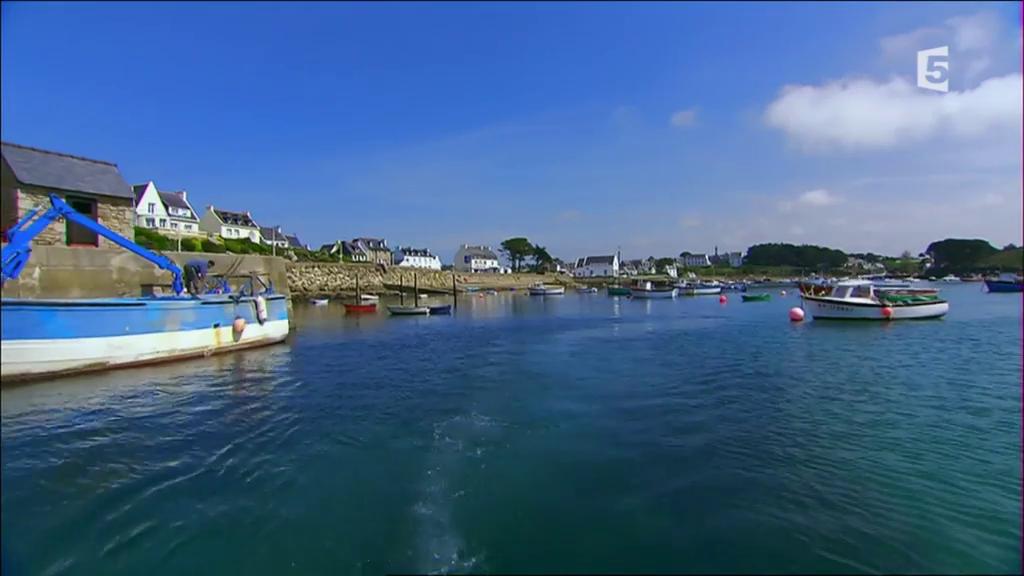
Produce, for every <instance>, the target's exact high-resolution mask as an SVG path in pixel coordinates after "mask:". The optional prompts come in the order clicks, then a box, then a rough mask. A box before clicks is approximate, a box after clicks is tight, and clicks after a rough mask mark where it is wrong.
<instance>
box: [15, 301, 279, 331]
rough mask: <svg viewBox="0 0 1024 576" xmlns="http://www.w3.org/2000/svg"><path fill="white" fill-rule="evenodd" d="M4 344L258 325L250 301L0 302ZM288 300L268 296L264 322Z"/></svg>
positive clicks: (275, 316) (253, 303) (271, 318)
mask: <svg viewBox="0 0 1024 576" xmlns="http://www.w3.org/2000/svg"><path fill="white" fill-rule="evenodd" d="M0 312H2V322H0V325H2V329H0V334H2V339H3V340H44V339H59V338H99V337H104V336H125V335H128V334H153V333H158V332H177V331H183V330H202V329H206V328H211V327H213V326H215V325H220V326H228V325H230V324H231V323H232V322H234V320H235V318H236V317H242V318H244V319H245V321H246V322H247V323H254V322H255V323H258V321H257V319H256V304H255V301H254V300H253V299H252V298H243V299H241V300H240V301H239V302H238V303H235V302H234V301H233V300H231V299H228V298H224V297H222V296H218V297H216V298H209V299H200V300H197V299H193V298H105V299H96V300H21V299H6V298H5V299H4V300H3V301H2V304H0ZM287 319H288V300H287V299H286V298H285V297H284V296H280V295H278V296H271V297H269V298H267V320H268V321H270V320H287Z"/></svg>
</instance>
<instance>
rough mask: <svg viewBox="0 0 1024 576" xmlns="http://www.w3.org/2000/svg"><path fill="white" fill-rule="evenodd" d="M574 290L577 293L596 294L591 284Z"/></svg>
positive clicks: (595, 289)
mask: <svg viewBox="0 0 1024 576" xmlns="http://www.w3.org/2000/svg"><path fill="white" fill-rule="evenodd" d="M576 292H577V293H579V294H597V288H595V287H593V286H588V287H585V288H577V289H576Z"/></svg>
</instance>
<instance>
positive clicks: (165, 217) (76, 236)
mask: <svg viewBox="0 0 1024 576" xmlns="http://www.w3.org/2000/svg"><path fill="white" fill-rule="evenodd" d="M0 144H2V157H3V163H2V164H3V166H2V206H0V219H2V222H0V224H2V229H3V239H4V241H6V239H7V230H8V228H10V227H11V226H13V225H14V224H15V223H17V222H18V221H19V220H20V219H21V218H23V217H24V216H25V215H26V214H27V213H28V212H29V211H30V210H32V209H33V208H37V207H47V206H48V205H49V194H51V193H56V194H57V195H58V196H60V197H62V198H63V199H64V200H65V202H67V203H68V204H69V205H70V206H71V207H73V208H74V209H76V210H78V211H80V212H82V213H85V214H88V215H89V216H90V217H92V218H93V219H95V220H96V221H98V222H100V223H101V224H103V225H104V226H105V227H107V228H109V229H111V230H113V231H114V232H116V233H118V234H120V235H122V236H124V237H126V238H129V239H134V240H135V241H136V242H137V243H139V244H141V245H143V246H147V247H150V248H154V249H157V250H177V251H186V252H230V253H240V254H247V253H258V254H271V255H275V256H283V257H286V258H290V259H292V260H312V261H321V262H354V263H369V264H376V265H381V266H401V267H410V268H421V269H427V270H442V269H454V270H455V271H459V272H468V273H476V272H479V273H498V274H504V273H510V272H512V271H513V270H512V269H511V268H510V267H509V266H506V265H504V264H503V263H502V262H501V259H500V258H499V255H498V251H496V250H494V249H492V248H491V247H490V246H486V245H473V244H468V243H467V244H463V245H461V246H459V247H458V248H457V251H456V253H455V256H454V259H453V262H452V264H451V265H444V266H443V265H442V263H441V260H440V259H439V258H438V256H437V255H436V254H435V253H434V252H432V251H431V250H429V249H428V248H415V247H409V246H396V247H390V246H388V243H387V240H386V239H384V238H365V237H358V238H351V239H339V240H336V241H334V242H331V243H328V244H323V245H321V246H319V247H318V248H312V247H310V246H309V245H307V244H305V243H303V242H302V240H300V238H299V236H298V234H297V233H296V231H294V230H283V229H282V227H281V226H279V225H264V224H260V223H258V222H257V220H256V218H255V217H254V216H253V214H252V212H250V211H248V210H242V209H239V208H241V207H237V206H232V207H221V206H216V205H214V204H207V205H206V206H205V207H204V208H203V209H202V211H200V210H197V209H196V208H195V205H194V204H193V203H192V199H190V198H189V196H188V194H187V192H186V191H185V190H161V189H159V188H158V187H157V184H156V183H155V182H153V181H147V182H143V183H138V184H135V185H129V184H128V183H127V181H126V180H125V179H124V177H123V176H122V175H121V172H120V170H119V169H118V166H117V165H116V164H114V163H112V162H107V161H103V160H95V159H90V158H85V157H81V156H76V155H72V154H68V153H64V152H55V151H51V150H43V149H40V148H33V147H29V146H23V145H20V144H14V143H9V142H3V143H0ZM518 240H522V241H523V242H526V239H525V238H523V239H518ZM947 242H948V241H947ZM34 243H35V244H37V245H67V246H84V247H89V246H91V247H109V246H108V244H109V241H108V240H107V239H106V238H101V237H99V236H98V235H97V234H96V233H95V232H92V231H90V230H87V229H85V228H83V227H81V226H78V225H77V224H74V223H72V222H55V223H53V224H51V225H50V226H49V227H48V228H47V229H46V230H44V232H43V233H42V234H40V235H39V236H37V237H36V238H35V240H34ZM526 246H527V247H529V246H530V245H529V243H528V242H527V243H526ZM536 248H539V249H540V250H543V254H544V256H545V258H544V259H543V260H539V259H537V260H536V262H535V263H534V266H533V267H532V268H531V269H532V270H534V271H539V272H551V273H561V274H568V275H572V276H574V277H577V278H590V277H617V276H642V275H653V274H659V275H666V276H669V277H671V278H677V277H679V276H680V275H681V274H682V273H683V271H684V270H687V271H692V270H694V269H701V268H708V267H713V266H714V267H717V268H719V269H721V268H739V267H741V266H744V265H748V264H754V265H769V266H770V265H789V266H794V267H800V268H804V267H808V268H814V267H816V266H818V267H820V266H819V264H818V263H821V262H826V261H827V262H828V265H827V266H826V267H827V268H830V269H838V268H845V269H854V270H857V271H858V272H863V273H885V272H886V266H885V265H883V264H882V261H883V260H885V258H884V257H881V256H877V255H847V254H844V253H843V252H841V251H838V250H832V249H828V248H821V247H813V246H802V247H799V248H798V247H794V246H789V245H771V244H769V245H757V246H754V247H751V248H750V249H749V250H748V253H747V255H746V257H745V256H744V255H743V254H742V253H741V252H735V251H734V252H723V253H721V254H719V252H718V248H717V247H715V249H714V252H713V253H711V254H707V253H691V252H686V251H684V252H682V253H680V254H679V256H678V257H670V258H654V257H649V258H646V259H633V260H622V258H621V255H620V254H619V252H618V251H616V252H615V253H610V254H609V253H605V254H598V255H593V256H584V257H580V258H577V259H575V260H571V261H563V260H561V259H557V258H551V257H550V255H548V254H547V252H546V250H544V249H543V248H542V247H536ZM987 250H990V251H992V252H994V251H995V250H996V249H995V248H991V247H988V248H987ZM1007 250H1011V251H1013V250H1016V251H1017V252H1013V254H1011V256H1012V258H1013V259H1012V262H1011V267H1016V266H1018V264H1017V263H1018V262H1019V260H1020V257H1019V254H1018V252H1019V249H1018V248H1017V247H1015V246H1012V245H1011V246H1008V247H1006V248H1004V252H1005V251H1007ZM796 251H799V252H800V254H799V255H798V256H800V257H802V258H803V262H797V263H794V262H793V256H794V253H795V252H796ZM808 251H811V252H808ZM986 254H988V252H986ZM506 255H508V254H506ZM786 259H788V262H784V261H783V260H786ZM510 260H511V261H513V264H514V266H515V268H516V270H517V271H518V269H519V266H518V264H519V262H515V261H514V259H513V258H510ZM887 260H888V261H889V263H890V264H893V263H894V262H893V261H894V260H895V259H887ZM804 262H808V263H809V264H805V263H804ZM900 263H901V265H903V266H906V267H907V270H906V271H905V272H907V273H910V272H912V271H914V270H922V269H925V268H930V267H931V266H932V262H931V255H930V254H926V253H920V254H918V255H917V256H916V257H912V256H910V255H909V253H905V254H904V255H903V256H902V257H901V258H900Z"/></svg>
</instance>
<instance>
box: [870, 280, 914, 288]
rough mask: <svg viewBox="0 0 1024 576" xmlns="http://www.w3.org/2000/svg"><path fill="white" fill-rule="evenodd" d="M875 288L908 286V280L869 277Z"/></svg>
mask: <svg viewBox="0 0 1024 576" xmlns="http://www.w3.org/2000/svg"><path fill="white" fill-rule="evenodd" d="M870 280H871V283H872V284H873V285H874V286H875V288H910V282H907V281H904V280H896V279H895V278H880V279H870Z"/></svg>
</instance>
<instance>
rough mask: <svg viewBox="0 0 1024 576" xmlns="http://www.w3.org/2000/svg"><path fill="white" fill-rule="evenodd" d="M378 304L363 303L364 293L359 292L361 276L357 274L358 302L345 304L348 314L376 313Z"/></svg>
mask: <svg viewBox="0 0 1024 576" xmlns="http://www.w3.org/2000/svg"><path fill="white" fill-rule="evenodd" d="M376 311H377V303H376V302H363V293H362V291H360V290H359V274H358V273H357V274H356V301H355V303H352V304H349V303H346V304H345V313H346V314H365V313H368V312H376Z"/></svg>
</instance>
